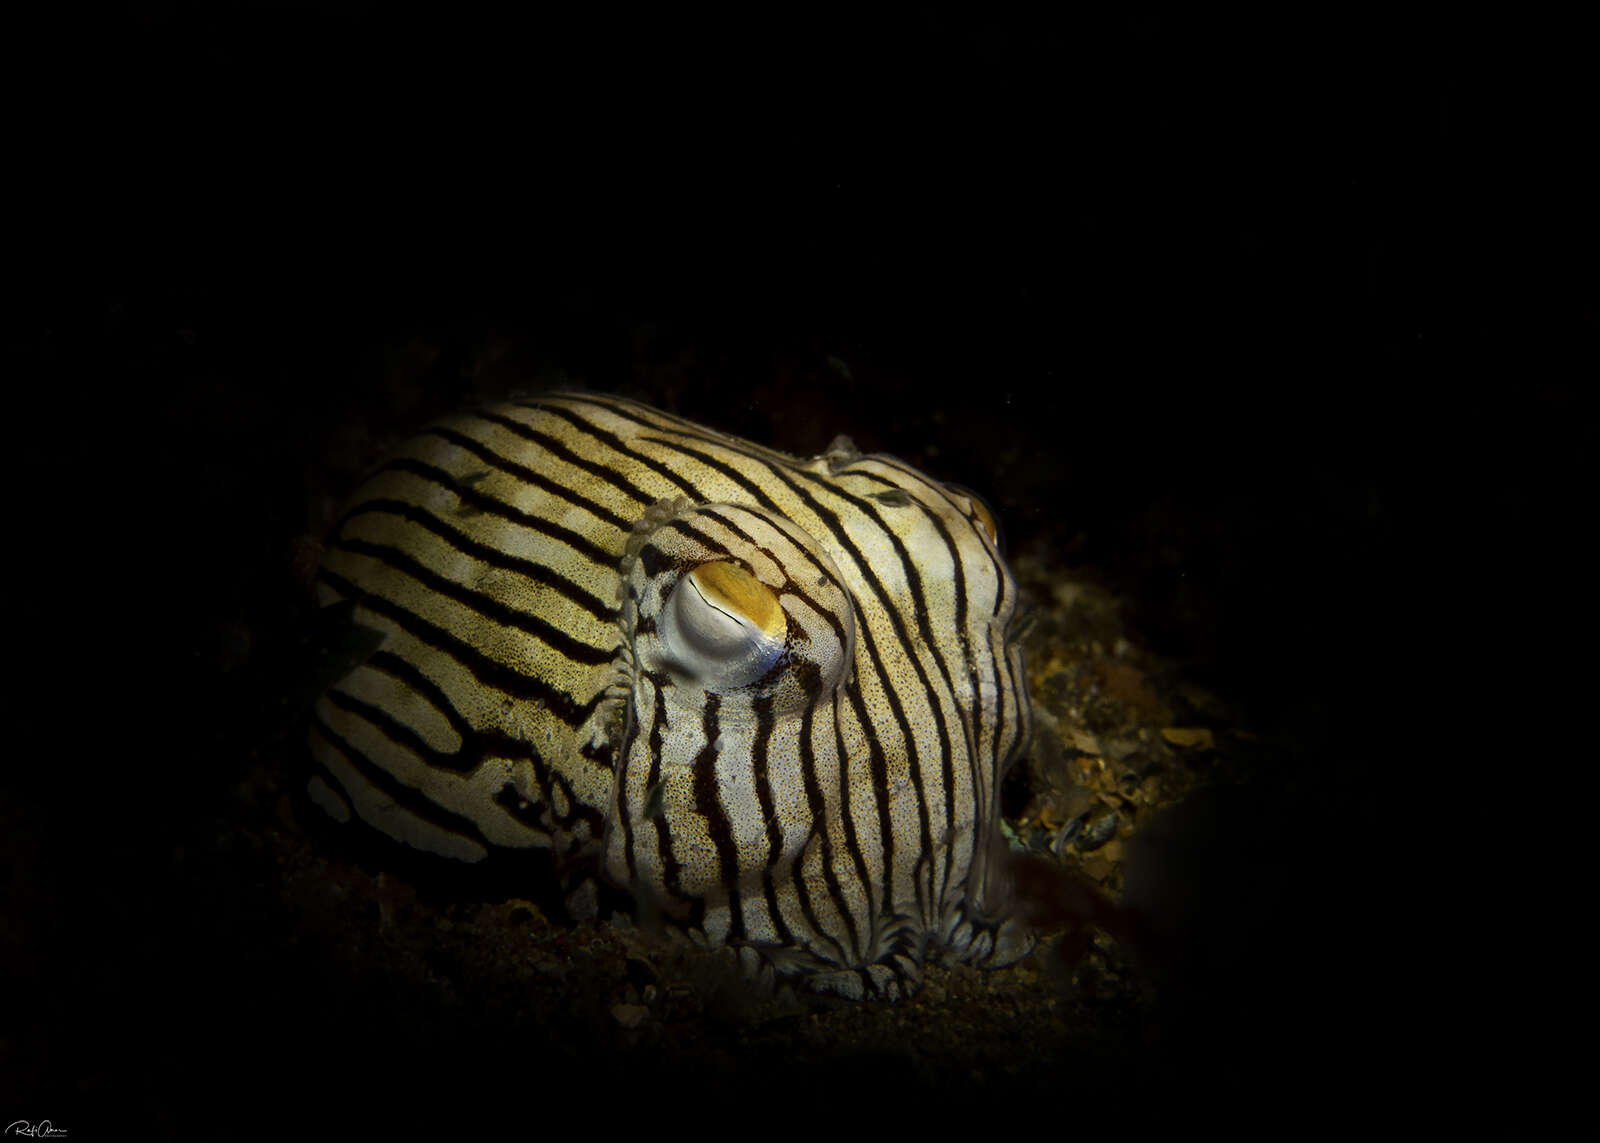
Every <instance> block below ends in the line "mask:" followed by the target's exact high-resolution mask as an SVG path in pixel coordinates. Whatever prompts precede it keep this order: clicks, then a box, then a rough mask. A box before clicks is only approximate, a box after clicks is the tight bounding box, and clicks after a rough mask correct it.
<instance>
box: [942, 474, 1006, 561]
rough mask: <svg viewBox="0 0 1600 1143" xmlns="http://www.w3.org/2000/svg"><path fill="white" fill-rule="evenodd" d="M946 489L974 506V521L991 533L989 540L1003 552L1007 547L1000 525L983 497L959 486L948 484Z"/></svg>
mask: <svg viewBox="0 0 1600 1143" xmlns="http://www.w3.org/2000/svg"><path fill="white" fill-rule="evenodd" d="M945 487H946V488H948V489H949V490H950V491H951V492H954V493H955V494H956V495H957V496H964V497H966V499H967V503H968V504H970V505H971V506H972V518H973V520H975V521H976V522H977V523H978V524H979V525H980V526H981V527H982V528H983V530H984V531H985V532H987V533H989V539H991V540H993V541H994V544H995V547H997V548H1000V549H1001V550H1002V551H1003V550H1004V548H1005V545H1004V543H1003V542H1002V540H1001V532H1000V525H999V523H997V522H996V520H995V517H994V511H993V510H992V509H991V508H990V507H989V505H988V503H987V502H986V501H985V500H984V499H983V497H981V496H979V495H978V494H977V493H976V492H974V491H972V489H970V488H963V487H962V486H961V485H959V484H947V485H945Z"/></svg>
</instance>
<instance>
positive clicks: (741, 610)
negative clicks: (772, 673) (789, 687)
mask: <svg viewBox="0 0 1600 1143" xmlns="http://www.w3.org/2000/svg"><path fill="white" fill-rule="evenodd" d="M658 630H659V634H660V637H661V642H662V644H663V647H664V648H665V649H666V651H667V652H668V654H669V655H670V656H671V658H672V660H673V663H674V665H675V666H677V667H678V669H679V670H681V671H683V672H685V673H686V674H688V675H690V676H692V677H693V678H694V679H695V680H697V681H698V682H700V683H701V685H703V686H706V687H709V688H713V689H716V688H726V687H740V686H745V685H747V684H749V683H753V682H755V681H756V680H757V679H759V678H761V676H763V675H765V674H766V673H767V671H768V670H769V669H771V667H772V665H773V664H774V663H775V662H776V661H777V660H778V657H779V656H780V655H782V654H783V649H784V644H785V640H786V639H787V636H788V631H789V622H788V619H787V617H786V616H785V615H784V613H783V608H782V607H780V606H779V605H778V597H777V596H776V595H774V594H773V592H772V589H771V588H769V587H768V586H767V585H766V584H764V583H762V582H761V581H760V580H758V579H757V578H756V577H755V576H753V575H751V574H750V572H748V571H746V570H745V569H744V568H742V567H740V566H739V565H738V564H735V563H729V562H727V561H717V562H714V563H705V564H701V565H700V566H699V567H697V568H694V569H693V570H691V571H690V572H689V573H688V574H687V575H685V576H684V577H683V578H682V579H681V580H679V581H678V584H677V586H676V587H674V588H673V589H672V594H671V596H670V597H669V598H668V599H667V603H666V607H665V608H664V609H663V610H662V613H661V621H660V626H659V629H658Z"/></svg>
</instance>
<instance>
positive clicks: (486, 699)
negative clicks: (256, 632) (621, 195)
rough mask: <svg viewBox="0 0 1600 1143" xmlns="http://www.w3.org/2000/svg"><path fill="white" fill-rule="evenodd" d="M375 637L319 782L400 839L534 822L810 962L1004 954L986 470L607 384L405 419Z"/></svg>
mask: <svg viewBox="0 0 1600 1143" xmlns="http://www.w3.org/2000/svg"><path fill="white" fill-rule="evenodd" d="M319 591H320V592H321V594H322V597H323V600H324V602H325V603H328V604H334V603H340V602H343V603H344V604H345V606H347V607H348V606H350V605H351V604H352V603H353V604H354V606H355V609H356V610H355V616H356V621H357V622H358V623H360V624H362V625H364V626H366V627H370V628H373V629H375V630H376V631H378V632H381V634H382V637H383V638H382V642H381V645H380V646H379V649H378V650H377V652H376V653H375V654H373V655H372V656H371V658H369V659H368V660H367V661H366V662H364V663H362V664H361V665H359V666H357V667H355V668H354V669H353V670H352V671H351V672H350V673H349V674H348V675H346V676H345V677H344V678H343V679H341V680H340V681H338V682H337V683H336V684H334V685H333V686H332V687H331V688H330V689H329V691H328V692H327V694H325V695H324V696H323V697H322V699H321V700H320V701H319V702H318V704H317V707H316V711H315V715H314V717H313V720H312V727H311V744H312V752H313V755H314V756H315V758H316V759H317V761H318V762H319V763H320V764H321V767H322V770H323V773H321V774H319V776H318V777H317V778H316V779H315V780H314V782H313V791H314V793H315V794H316V796H317V797H318V800H319V801H322V802H323V804H325V805H327V806H328V808H329V809H330V810H331V811H333V812H334V813H335V814H336V816H341V817H343V816H348V814H349V811H350V810H351V809H352V808H353V810H354V812H355V813H356V814H357V815H359V816H360V817H361V818H362V819H364V820H365V821H367V822H368V823H370V824H371V825H373V826H375V827H377V828H378V829H380V830H382V831H383V832H384V833H387V834H389V835H391V836H393V837H395V838H397V839H399V840H401V841H404V842H406V843H409V844H411V845H413V846H416V847H418V848H421V849H425V850H429V851H432V852H435V853H439V854H443V855H446V856H449V857H455V858H460V859H463V860H468V861H474V860H479V859H481V858H483V857H485V856H486V855H487V854H488V853H489V852H490V851H491V850H492V849H495V848H527V847H541V848H549V849H551V850H553V852H554V854H555V856H556V859H557V861H558V862H561V863H563V864H565V865H566V866H567V867H568V868H576V867H577V866H578V864H579V863H580V862H582V861H585V860H587V861H594V860H595V855H598V861H599V864H600V871H601V872H602V873H603V874H604V875H605V876H606V877H608V878H609V879H611V880H612V881H614V882H616V883H618V884H620V885H622V886H624V887H626V888H629V889H631V890H633V891H634V892H635V894H636V895H638V896H640V897H641V898H644V899H648V900H649V901H650V902H651V903H652V905H653V906H656V907H659V908H660V909H661V911H662V912H663V913H664V914H665V915H666V916H668V917H671V918H673V919H674V920H675V921H676V922H677V923H678V924H681V925H683V926H684V927H686V928H689V929H691V930H692V931H693V932H694V933H695V934H696V935H697V936H698V937H700V938H701V939H703V940H705V941H706V942H708V943H711V944H718V943H727V944H733V945H737V946H739V947H740V948H741V950H743V951H742V954H741V955H743V956H745V957H748V958H753V959H754V960H755V961H756V962H757V963H759V964H761V965H764V966H767V967H769V968H772V969H775V970H777V971H779V972H782V973H798V974H802V975H803V977H804V980H805V982H806V983H807V984H808V985H810V986H811V987H814V988H817V989H820V990H824V991H832V992H837V993H841V994H844V995H849V996H860V995H864V994H866V993H868V992H879V993H887V994H891V995H892V994H897V993H899V992H900V991H902V990H904V989H905V988H907V987H908V986H913V985H914V983H915V981H916V980H917V978H918V976H919V974H920V968H921V965H922V963H923V961H924V958H925V957H926V956H927V955H929V954H930V952H934V951H937V952H939V953H941V954H942V955H946V956H952V957H957V958H961V959H965V960H970V961H974V962H977V963H982V964H988V965H998V964H1005V963H1010V962H1011V961H1013V960H1015V959H1017V958H1018V957H1020V956H1021V955H1022V954H1023V953H1025V952H1026V951H1027V949H1028V947H1029V945H1030V943H1031V938H1030V937H1029V935H1028V934H1027V932H1026V931H1025V929H1023V927H1022V926H1021V925H1020V924H1019V923H1017V922H1016V921H1015V920H1013V919H1010V918H1008V917H1007V916H1006V913H1005V910H1004V908H1003V897H1004V886H1003V885H1002V884H1000V881H1001V877H1000V869H1001V866H1002V863H1001V862H999V861H998V860H997V859H996V854H997V849H998V847H1000V846H1001V845H1002V844H1003V843H1002V841H1001V840H1000V838H999V837H998V818H997V805H998V792H999V785H1000V780H1001V778H1002V776H1003V775H1004V772H1005V769H1006V767H1007V765H1008V764H1009V763H1010V762H1011V760H1012V759H1013V758H1014V757H1016V755H1017V754H1018V753H1019V752H1020V751H1021V749H1022V747H1023V745H1024V744H1025V742H1026V740H1027V737H1028V733H1029V708H1028V697H1027V690H1026V687H1025V685H1024V681H1023V672H1022V656H1021V651H1020V649H1019V648H1018V647H1017V646H1016V645H1014V644H1013V643H1010V642H1008V640H1007V632H1008V630H1009V629H1010V628H1011V627H1012V619H1013V616H1014V613H1015V610H1016V587H1015V584H1014V582H1013V581H1012V579H1011V576H1010V573H1009V572H1008V571H1007V569H1006V566H1005V563H1004V562H1003V560H1002V559H1001V557H1000V553H999V549H998V546H997V537H996V532H995V525H994V519H993V517H992V515H991V514H990V513H989V510H988V509H987V507H985V506H984V505H983V504H982V503H981V501H978V500H977V499H976V498H975V497H973V496H971V495H970V494H968V493H966V492H964V491H962V490H960V489H957V488H954V487H951V486H945V485H941V484H938V483H937V482H935V481H932V480H930V479H929V478H927V477H925V476H923V475H922V474H920V473H918V472H917V471H915V470H914V469H912V468H910V467H909V466H907V465H905V464H903V463H902V462H900V461H898V460H895V459H893V458H892V457H885V456H863V455H860V454H859V453H858V452H856V450H855V449H854V448H853V447H851V446H850V445H849V442H848V441H846V440H845V439H844V438H841V439H840V441H839V442H838V443H836V444H835V445H834V446H833V447H832V448H830V449H829V451H828V452H827V453H825V454H824V455H822V456H819V457H816V458H814V459H811V460H801V459H797V458H794V457H789V456H786V455H784V454H782V453H778V452H775V451H773V450H770V449H765V448H762V447H760V446H757V445H752V444H749V443H746V442H743V441H739V440H736V439H734V438H731V437H727V436H723V435H721V434H718V433H716V432H712V431H710V430H707V429H703V428H701V427H699V426H697V425H693V424H690V423H688V422H685V421H682V420H680V419H678V418H675V417H672V416H669V415H667V414H664V413H661V412H658V411H656V410H653V409H650V408H647V407H645V406H642V405H637V404H633V403H631V402H627V401H623V400H619V399H616V398H612V397H606V396H600V395H595V394H550V395H544V396H541V397H538V398H536V399H532V400H529V401H526V402H518V403H511V404H506V405H501V406H498V407H495V408H492V409H486V410H482V411H479V412H475V413H465V414H461V415H458V416H455V417H452V418H450V419H449V420H447V421H445V422H443V423H441V424H439V425H437V426H435V427H433V428H432V429H430V430H428V431H427V432H425V433H424V434H422V435H421V436H419V437H417V438H416V439H415V440H413V441H412V442H410V443H409V444H408V445H407V446H405V448H404V449H403V450H402V451H401V453H400V455H398V456H396V457H394V458H393V459H392V460H390V461H389V462H388V463H387V464H385V465H384V466H383V467H382V468H380V469H379V470H378V471H377V473H376V474H375V475H374V476H373V477H372V478H371V479H370V480H369V481H368V482H367V484H366V485H365V486H364V487H363V488H362V489H361V490H360V491H359V492H358V493H357V495H356V496H355V498H354V500H353V502H352V504H351V505H350V507H349V508H348V509H347V511H346V512H345V514H344V516H343V517H342V518H341V520H340V522H339V524H338V525H337V526H336V528H335V530H334V533H333V535H332V536H331V538H330V540H329V543H328V546H327V554H326V556H325V558H324V561H323V567H322V570H321V575H320V579H319Z"/></svg>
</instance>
